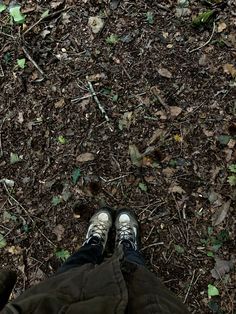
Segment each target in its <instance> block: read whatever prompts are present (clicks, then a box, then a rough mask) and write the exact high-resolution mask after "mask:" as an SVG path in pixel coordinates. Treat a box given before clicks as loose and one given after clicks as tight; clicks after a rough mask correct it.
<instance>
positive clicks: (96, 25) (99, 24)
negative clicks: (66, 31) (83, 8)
mask: <svg viewBox="0 0 236 314" xmlns="http://www.w3.org/2000/svg"><path fill="white" fill-rule="evenodd" d="M88 25H89V26H90V27H91V29H92V32H93V33H94V34H97V33H99V32H100V31H101V30H102V29H103V26H104V21H103V19H101V18H100V17H99V16H90V18H89V20H88Z"/></svg>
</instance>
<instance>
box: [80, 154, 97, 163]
mask: <svg viewBox="0 0 236 314" xmlns="http://www.w3.org/2000/svg"><path fill="white" fill-rule="evenodd" d="M94 158H95V157H94V154H92V153H84V154H80V155H79V156H77V158H76V161H77V162H87V161H92V160H94Z"/></svg>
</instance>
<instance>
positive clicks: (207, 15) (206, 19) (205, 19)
mask: <svg viewBox="0 0 236 314" xmlns="http://www.w3.org/2000/svg"><path fill="white" fill-rule="evenodd" d="M214 14H215V11H213V10H208V11H205V12H202V13H199V14H198V16H197V17H195V18H194V19H193V22H192V24H193V26H194V27H199V26H203V25H206V24H208V23H211V22H212V20H213V16H214Z"/></svg>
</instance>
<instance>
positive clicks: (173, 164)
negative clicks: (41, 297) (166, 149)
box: [169, 159, 178, 168]
mask: <svg viewBox="0 0 236 314" xmlns="http://www.w3.org/2000/svg"><path fill="white" fill-rule="evenodd" d="M177 165H178V162H177V160H175V159H171V160H170V161H169V166H170V167H172V168H176V167H177Z"/></svg>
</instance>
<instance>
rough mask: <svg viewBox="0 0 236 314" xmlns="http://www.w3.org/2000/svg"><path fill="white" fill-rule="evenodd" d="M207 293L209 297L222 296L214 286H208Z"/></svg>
mask: <svg viewBox="0 0 236 314" xmlns="http://www.w3.org/2000/svg"><path fill="white" fill-rule="evenodd" d="M207 293H208V297H214V296H216V295H219V294H220V293H219V290H218V289H217V288H216V287H215V286H213V285H211V284H209V285H208V290H207Z"/></svg>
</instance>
